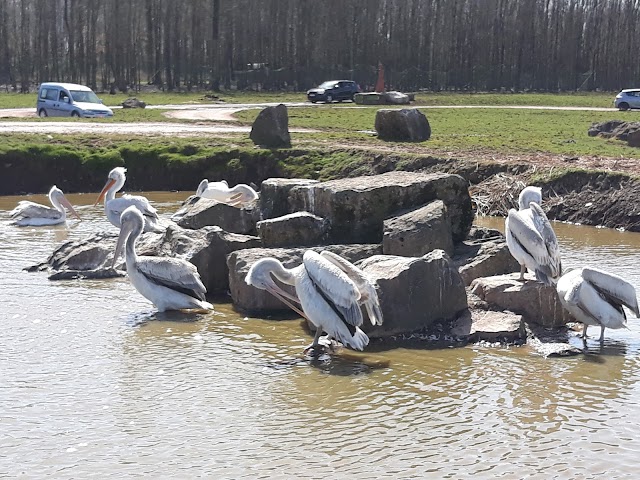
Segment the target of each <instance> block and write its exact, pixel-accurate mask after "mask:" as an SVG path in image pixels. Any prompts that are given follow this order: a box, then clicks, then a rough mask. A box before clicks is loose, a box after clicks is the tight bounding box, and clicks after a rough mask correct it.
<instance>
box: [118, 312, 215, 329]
mask: <svg viewBox="0 0 640 480" xmlns="http://www.w3.org/2000/svg"><path fill="white" fill-rule="evenodd" d="M202 318H204V315H203V314H202V313H200V312H196V311H179V310H178V311H168V312H158V311H149V312H138V313H132V314H129V315H127V316H126V317H125V319H124V323H125V324H126V325H128V326H130V327H140V326H143V325H146V324H147V323H149V322H157V321H158V322H179V323H193V322H197V321H198V320H201V319H202Z"/></svg>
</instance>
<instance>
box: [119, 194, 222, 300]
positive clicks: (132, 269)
mask: <svg viewBox="0 0 640 480" xmlns="http://www.w3.org/2000/svg"><path fill="white" fill-rule="evenodd" d="M120 223H121V225H122V226H121V228H120V236H119V237H118V243H117V244H116V252H115V255H114V257H113V266H114V268H115V264H116V259H117V258H118V257H119V255H120V251H121V250H122V246H123V245H124V243H125V241H126V243H127V245H126V248H125V258H126V263H127V274H128V275H129V280H131V283H132V284H133V286H134V287H135V288H136V290H138V292H140V294H141V295H142V296H143V297H145V298H146V299H148V300H150V301H151V302H153V304H154V305H155V306H156V307H158V310H159V311H161V312H164V311H166V310H183V309H200V310H212V309H213V305H211V304H210V303H209V302H207V301H206V300H205V293H206V292H207V289H206V288H205V287H204V285H203V284H202V281H201V280H200V275H199V274H198V270H197V269H196V267H195V265H193V264H192V263H189V262H187V261H186V260H182V259H179V258H164V257H152V256H146V255H143V256H140V257H138V255H137V254H136V249H135V244H136V240H137V239H138V237H139V236H140V234H141V233H142V226H143V223H144V218H143V217H142V213H140V211H139V210H138V209H137V208H136V207H135V206H133V205H132V206H130V207H127V209H126V210H125V211H124V212H123V213H122V216H121V217H120Z"/></svg>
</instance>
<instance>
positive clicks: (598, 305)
mask: <svg viewBox="0 0 640 480" xmlns="http://www.w3.org/2000/svg"><path fill="white" fill-rule="evenodd" d="M556 289H557V291H558V296H559V297H560V301H561V302H562V305H564V308H566V309H567V310H568V311H569V313H571V314H572V315H573V316H574V317H576V320H578V321H579V322H582V323H583V324H584V329H583V330H582V338H583V339H585V341H586V338H587V327H588V326H589V325H600V343H602V342H604V329H605V328H614V329H618V328H623V327H626V323H627V316H626V314H625V311H624V309H623V308H622V306H623V305H625V306H627V307H628V308H629V309H631V310H632V311H633V313H635V314H636V317H640V310H639V309H638V299H637V298H636V290H635V288H633V285H631V284H630V283H629V282H627V281H626V280H624V279H623V278H620V277H619V276H617V275H613V274H611V273H607V272H604V271H602V270H599V269H597V268H587V267H585V268H578V269H575V270H571V271H570V272H568V273H565V274H564V275H563V276H562V277H560V280H558V284H557V286H556Z"/></svg>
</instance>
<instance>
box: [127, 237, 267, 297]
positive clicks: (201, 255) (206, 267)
mask: <svg viewBox="0 0 640 480" xmlns="http://www.w3.org/2000/svg"><path fill="white" fill-rule="evenodd" d="M258 246H260V239H259V238H257V237H252V236H249V235H239V234H234V233H229V232H226V231H224V230H222V229H221V228H220V227H203V228H200V229H198V230H187V229H183V228H180V227H178V226H171V227H169V228H167V230H166V231H165V232H164V234H155V235H145V237H143V239H142V240H140V241H138V243H137V251H138V254H139V255H160V256H168V257H178V258H182V259H184V260H187V261H188V262H191V263H193V264H194V265H195V266H196V267H197V268H198V272H199V273H200V277H201V278H202V283H203V284H204V286H205V287H206V288H207V293H208V294H224V293H226V292H227V291H228V289H229V271H228V269H227V255H228V254H229V253H231V252H234V251H236V250H241V249H245V248H255V247H258Z"/></svg>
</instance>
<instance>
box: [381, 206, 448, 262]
mask: <svg viewBox="0 0 640 480" xmlns="http://www.w3.org/2000/svg"><path fill="white" fill-rule="evenodd" d="M435 249H440V250H444V251H445V252H447V254H448V255H452V254H453V236H452V233H451V219H450V218H449V215H448V214H447V208H446V206H445V204H444V202H443V201H442V200H434V201H432V202H430V203H428V204H427V205H425V206H424V207H420V208H416V209H415V210H412V211H410V212H408V213H405V214H403V215H399V216H397V217H393V218H390V219H388V220H385V221H384V233H383V236H382V253H383V254H384V255H399V256H402V257H421V256H422V255H424V254H425V253H429V252H430V251H431V250H435Z"/></svg>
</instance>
